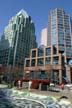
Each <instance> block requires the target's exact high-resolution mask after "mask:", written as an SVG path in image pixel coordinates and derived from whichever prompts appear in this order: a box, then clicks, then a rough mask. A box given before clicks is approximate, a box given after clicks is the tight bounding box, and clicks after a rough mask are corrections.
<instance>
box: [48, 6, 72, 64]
mask: <svg viewBox="0 0 72 108" xmlns="http://www.w3.org/2000/svg"><path fill="white" fill-rule="evenodd" d="M47 41H48V42H47V43H48V46H51V45H53V46H55V47H56V48H57V53H59V52H60V51H61V52H64V55H65V57H66V58H65V59H66V62H69V60H70V59H71V58H72V35H71V18H70V15H68V14H66V13H65V11H64V10H63V9H57V8H56V9H55V10H52V11H51V12H50V15H49V23H48V40H47Z"/></svg>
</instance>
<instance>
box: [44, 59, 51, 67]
mask: <svg viewBox="0 0 72 108" xmlns="http://www.w3.org/2000/svg"><path fill="white" fill-rule="evenodd" d="M50 63H51V58H50V57H47V58H46V59H45V65H48V64H50Z"/></svg>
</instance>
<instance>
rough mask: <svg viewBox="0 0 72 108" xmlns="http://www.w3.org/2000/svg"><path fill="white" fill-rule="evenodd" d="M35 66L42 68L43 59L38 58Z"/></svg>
mask: <svg viewBox="0 0 72 108" xmlns="http://www.w3.org/2000/svg"><path fill="white" fill-rule="evenodd" d="M37 65H38V66H43V65H44V59H43V58H39V59H38V61H37Z"/></svg>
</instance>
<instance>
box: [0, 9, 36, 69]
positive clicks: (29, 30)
mask: <svg viewBox="0 0 72 108" xmlns="http://www.w3.org/2000/svg"><path fill="white" fill-rule="evenodd" d="M36 47H37V43H36V35H35V26H34V23H33V22H32V20H31V17H30V16H28V14H27V13H26V11H24V10H23V9H22V10H21V11H20V12H19V13H17V14H16V15H15V16H13V17H12V18H11V19H10V21H9V24H8V25H7V26H6V27H5V29H4V34H3V36H2V37H1V41H0V64H3V65H4V66H11V67H18V68H19V67H20V68H21V67H24V60H25V57H29V54H30V49H31V48H36Z"/></svg>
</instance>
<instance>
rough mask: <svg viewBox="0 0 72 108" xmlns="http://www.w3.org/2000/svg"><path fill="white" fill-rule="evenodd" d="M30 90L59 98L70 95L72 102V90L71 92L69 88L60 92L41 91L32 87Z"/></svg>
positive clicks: (69, 98)
mask: <svg viewBox="0 0 72 108" xmlns="http://www.w3.org/2000/svg"><path fill="white" fill-rule="evenodd" d="M30 92H32V93H36V94H40V95H46V96H51V97H55V98H57V99H58V100H59V98H60V97H61V96H66V97H68V100H69V101H70V102H71V103H72V92H70V91H68V90H63V91H60V92H53V91H40V90H35V89H32V90H31V91H30Z"/></svg>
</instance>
